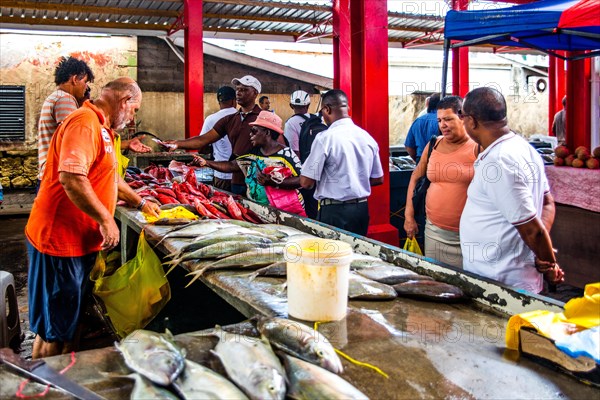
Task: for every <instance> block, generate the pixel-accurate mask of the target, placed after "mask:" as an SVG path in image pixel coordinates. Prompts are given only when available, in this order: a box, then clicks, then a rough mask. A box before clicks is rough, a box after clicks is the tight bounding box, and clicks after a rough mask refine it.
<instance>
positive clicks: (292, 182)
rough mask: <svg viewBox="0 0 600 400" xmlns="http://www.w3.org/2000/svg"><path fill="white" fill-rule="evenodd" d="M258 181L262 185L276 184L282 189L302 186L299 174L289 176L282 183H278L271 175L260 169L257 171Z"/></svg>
mask: <svg viewBox="0 0 600 400" xmlns="http://www.w3.org/2000/svg"><path fill="white" fill-rule="evenodd" d="M256 181H257V182H258V183H259V184H260V185H262V186H276V187H278V188H281V189H289V190H291V189H298V188H300V177H299V176H288V177H287V178H285V179H284V180H283V182H281V183H277V182H275V181H273V179H271V176H270V175H268V174H264V173H262V172H260V171H257V173H256Z"/></svg>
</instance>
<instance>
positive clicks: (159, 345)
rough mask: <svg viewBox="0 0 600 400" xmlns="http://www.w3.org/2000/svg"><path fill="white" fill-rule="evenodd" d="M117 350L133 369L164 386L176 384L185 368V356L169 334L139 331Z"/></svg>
mask: <svg viewBox="0 0 600 400" xmlns="http://www.w3.org/2000/svg"><path fill="white" fill-rule="evenodd" d="M115 347H116V348H117V349H118V350H119V351H120V352H121V354H122V355H123V359H124V360H125V364H127V366H128V367H129V368H131V369H132V370H133V371H135V372H137V373H139V374H140V375H142V376H144V377H146V378H148V379H149V380H151V381H152V382H154V383H157V384H159V385H162V386H169V385H170V384H171V383H173V381H174V380H175V379H177V377H178V376H179V374H180V373H181V371H183V368H184V359H185V354H184V352H183V351H182V350H181V349H180V348H179V347H178V346H177V345H176V344H175V343H174V342H173V341H172V335H171V334H170V333H168V332H167V333H166V334H160V333H156V332H152V331H147V330H143V329H138V330H135V331H133V332H132V333H130V334H129V335H128V336H127V337H125V338H124V339H122V340H121V342H120V343H116V342H115Z"/></svg>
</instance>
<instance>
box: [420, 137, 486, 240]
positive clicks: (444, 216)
mask: <svg viewBox="0 0 600 400" xmlns="http://www.w3.org/2000/svg"><path fill="white" fill-rule="evenodd" d="M441 140H444V139H443V138H442V139H441ZM477 148H478V146H477V143H475V142H474V141H473V140H472V139H471V138H469V140H468V141H466V142H465V143H463V144H462V146H460V147H459V148H458V149H456V150H454V151H453V152H451V153H448V154H444V153H440V152H439V151H437V150H436V149H435V148H434V150H433V151H432V152H431V158H430V159H429V162H428V163H427V178H428V179H429V180H430V181H431V185H430V186H429V189H428V190H427V197H426V198H425V210H426V212H427V219H429V220H430V221H431V223H432V224H434V225H435V226H437V227H439V228H442V229H446V230H449V231H454V232H458V227H459V225H460V215H461V214H462V211H463V208H465V203H466V202H467V188H468V187H469V184H470V183H471V180H472V179H473V174H474V170H473V163H474V162H475V159H476V158H477V156H476V154H477Z"/></svg>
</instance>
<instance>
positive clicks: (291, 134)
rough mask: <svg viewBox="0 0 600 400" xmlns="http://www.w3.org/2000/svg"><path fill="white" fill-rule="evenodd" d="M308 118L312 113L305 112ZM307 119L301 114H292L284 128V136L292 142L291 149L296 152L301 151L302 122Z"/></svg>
mask: <svg viewBox="0 0 600 400" xmlns="http://www.w3.org/2000/svg"><path fill="white" fill-rule="evenodd" d="M304 116H306V118H310V114H309V113H306V114H304ZM305 121H306V120H305V119H304V118H302V117H301V116H300V114H295V115H292V116H291V117H290V118H289V119H288V120H287V121H286V123H285V127H284V128H283V136H285V138H286V139H287V140H288V143H289V144H290V149H292V150H294V151H295V152H298V151H300V130H301V129H302V124H303V123H304V122H305Z"/></svg>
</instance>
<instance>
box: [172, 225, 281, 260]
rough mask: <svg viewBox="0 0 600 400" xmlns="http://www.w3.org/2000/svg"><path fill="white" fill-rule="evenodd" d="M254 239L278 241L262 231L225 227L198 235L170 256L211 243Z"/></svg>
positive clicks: (176, 255)
mask: <svg viewBox="0 0 600 400" xmlns="http://www.w3.org/2000/svg"><path fill="white" fill-rule="evenodd" d="M244 240H248V241H254V242H263V243H272V242H274V241H276V240H277V239H276V238H269V237H268V236H266V235H263V234H262V233H260V232H258V231H255V230H252V229H248V228H242V227H234V228H225V229H219V230H218V231H216V232H213V233H212V234H208V235H201V236H198V237H197V238H195V239H194V240H193V242H192V243H190V244H188V245H186V246H184V247H182V248H181V250H179V251H178V252H175V253H173V254H169V255H168V257H172V258H177V257H179V256H180V255H181V253H186V252H190V251H195V250H198V249H201V248H202V247H206V246H210V245H211V244H216V243H220V242H232V241H239V242H241V241H244Z"/></svg>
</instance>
